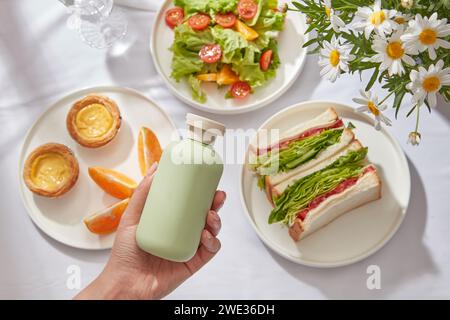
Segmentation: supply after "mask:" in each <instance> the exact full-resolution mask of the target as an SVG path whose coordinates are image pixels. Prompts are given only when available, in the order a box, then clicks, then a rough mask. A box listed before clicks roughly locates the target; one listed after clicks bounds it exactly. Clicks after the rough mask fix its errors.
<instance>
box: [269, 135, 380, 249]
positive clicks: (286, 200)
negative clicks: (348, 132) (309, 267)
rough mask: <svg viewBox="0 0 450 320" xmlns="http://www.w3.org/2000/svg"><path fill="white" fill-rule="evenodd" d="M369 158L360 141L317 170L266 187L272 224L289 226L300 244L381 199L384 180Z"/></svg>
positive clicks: (328, 160)
mask: <svg viewBox="0 0 450 320" xmlns="http://www.w3.org/2000/svg"><path fill="white" fill-rule="evenodd" d="M366 155H367V148H363V147H362V145H361V143H360V142H359V141H357V140H356V141H353V142H352V143H351V144H349V145H348V146H347V147H345V148H344V149H343V150H341V151H340V152H338V153H336V154H334V155H333V156H331V157H329V158H327V159H326V160H324V161H322V162H320V163H319V164H317V165H316V166H315V167H313V168H310V169H308V170H304V171H302V172H300V173H298V174H297V175H295V176H291V177H289V178H288V179H286V180H284V181H282V182H281V183H279V184H277V185H275V186H271V187H270V188H266V192H268V197H269V198H271V199H273V202H272V203H273V206H274V209H273V211H272V212H271V214H270V217H269V223H277V222H282V223H285V224H287V225H288V226H289V234H290V236H291V237H292V239H293V240H295V241H299V240H301V239H303V238H305V237H307V236H308V235H310V234H312V233H313V232H315V231H317V230H319V229H320V228H322V227H324V226H325V225H327V224H328V223H330V222H332V221H333V220H335V219H336V218H338V217H339V216H341V215H342V214H344V213H346V212H348V211H350V210H352V209H354V208H357V207H359V206H361V205H364V204H366V203H368V202H371V201H374V200H377V199H379V198H381V180H380V178H379V176H378V173H377V170H376V167H375V166H374V165H373V164H370V163H368V162H367V160H366Z"/></svg>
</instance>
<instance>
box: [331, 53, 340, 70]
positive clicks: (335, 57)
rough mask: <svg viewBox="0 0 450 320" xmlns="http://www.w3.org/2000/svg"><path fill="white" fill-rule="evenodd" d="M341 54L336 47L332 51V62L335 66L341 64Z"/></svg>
mask: <svg viewBox="0 0 450 320" xmlns="http://www.w3.org/2000/svg"><path fill="white" fill-rule="evenodd" d="M340 58H341V55H340V53H339V51H337V50H336V49H334V50H333V51H331V53H330V64H331V65H332V66H333V67H336V66H337V65H338V64H339V61H340Z"/></svg>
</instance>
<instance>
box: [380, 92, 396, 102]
mask: <svg viewBox="0 0 450 320" xmlns="http://www.w3.org/2000/svg"><path fill="white" fill-rule="evenodd" d="M394 93H395V91H391V92H390V93H389V94H388V95H387V96H386V97H384V99H383V100H381V101H380V103H379V104H380V105H381V104H383V103H384V102H385V101H386V100H387V99H389V97H390V96H392V95H393V94H394Z"/></svg>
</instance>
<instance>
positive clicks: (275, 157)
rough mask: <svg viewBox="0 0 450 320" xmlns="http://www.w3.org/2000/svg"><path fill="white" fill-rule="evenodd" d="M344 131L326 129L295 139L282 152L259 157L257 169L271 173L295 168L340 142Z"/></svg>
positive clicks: (266, 173)
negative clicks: (316, 133)
mask: <svg viewBox="0 0 450 320" xmlns="http://www.w3.org/2000/svg"><path fill="white" fill-rule="evenodd" d="M343 131H344V130H343V129H339V130H335V129H330V130H325V131H324V132H322V133H320V134H318V135H314V136H310V137H307V138H305V139H302V140H297V141H293V142H291V143H290V144H289V145H288V146H287V147H286V148H285V149H283V150H280V152H275V153H271V152H269V153H268V154H266V155H263V156H261V157H259V158H258V163H259V166H258V167H257V171H258V173H259V174H262V175H271V174H276V173H278V172H284V171H288V170H292V169H295V168H297V167H298V166H300V165H302V164H304V163H306V162H308V161H310V160H312V159H314V158H316V157H317V156H318V155H319V154H320V153H321V152H322V151H323V150H325V149H327V148H328V147H330V146H332V145H334V144H336V143H338V142H339V141H340V139H341V136H342V132H343Z"/></svg>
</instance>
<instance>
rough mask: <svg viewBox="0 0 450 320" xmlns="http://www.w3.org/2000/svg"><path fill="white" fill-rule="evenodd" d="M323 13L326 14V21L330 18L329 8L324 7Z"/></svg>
mask: <svg viewBox="0 0 450 320" xmlns="http://www.w3.org/2000/svg"><path fill="white" fill-rule="evenodd" d="M325 13H326V15H327V17H328V19H329V18H330V16H331V8H329V7H325Z"/></svg>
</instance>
